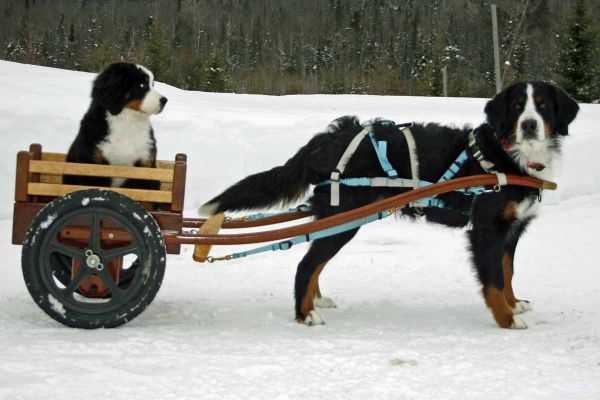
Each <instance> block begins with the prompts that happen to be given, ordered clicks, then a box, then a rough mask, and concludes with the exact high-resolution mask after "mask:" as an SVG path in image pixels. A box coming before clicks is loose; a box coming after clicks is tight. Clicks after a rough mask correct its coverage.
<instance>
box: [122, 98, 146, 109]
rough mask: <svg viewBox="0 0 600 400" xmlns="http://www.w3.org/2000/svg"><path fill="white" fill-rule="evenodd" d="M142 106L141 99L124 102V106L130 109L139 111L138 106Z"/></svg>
mask: <svg viewBox="0 0 600 400" xmlns="http://www.w3.org/2000/svg"><path fill="white" fill-rule="evenodd" d="M141 106H142V101H141V100H131V101H128V102H127V103H126V104H125V108H129V109H131V110H135V111H140V107H141Z"/></svg>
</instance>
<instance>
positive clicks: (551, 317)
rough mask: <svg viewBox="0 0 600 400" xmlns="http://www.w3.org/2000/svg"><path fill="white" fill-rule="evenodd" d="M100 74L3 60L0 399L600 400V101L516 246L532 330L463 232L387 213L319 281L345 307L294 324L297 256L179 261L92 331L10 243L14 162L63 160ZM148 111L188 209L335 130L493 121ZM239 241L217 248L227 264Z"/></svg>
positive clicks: (195, 106)
mask: <svg viewBox="0 0 600 400" xmlns="http://www.w3.org/2000/svg"><path fill="white" fill-rule="evenodd" d="M93 77H94V76H93V75H92V74H86V73H79V72H72V71H62V70H55V69H50V68H43V67H37V66H30V65H20V64H14V63H8V62H4V61H0V93H2V98H1V100H0V182H1V183H2V184H3V186H4V188H5V189H4V190H3V191H1V192H0V205H1V207H0V249H1V250H2V255H3V259H4V262H3V264H2V268H1V271H2V273H1V275H0V399H19V398H24V399H33V398H37V397H39V395H40V394H44V395H45V396H48V397H50V398H76V397H81V396H84V395H100V396H102V397H106V398H113V399H117V398H123V399H136V398H157V399H182V398H194V399H196V398H202V399H238V398H239V399H250V398H256V399H296V398H303V399H313V398H324V399H325V398H326V399H337V398H340V399H348V398H367V399H445V398H456V399H479V398H484V397H485V398H498V397H505V398H513V399H527V400H529V399H537V398H539V399H542V398H543V399H548V398H553V399H565V398H569V399H595V398H598V396H599V394H600V311H599V310H600V279H599V278H600V270H599V269H598V268H599V267H600V266H599V265H598V260H599V259H600V246H598V244H597V237H598V231H599V228H598V227H599V226H600V168H598V167H597V166H596V163H595V162H596V161H597V158H598V156H599V155H600V135H598V133H597V130H598V122H599V121H600V106H599V105H582V109H581V112H580V115H579V116H578V118H577V120H576V122H575V123H574V124H573V125H572V128H571V137H569V138H567V140H566V141H565V147H564V150H565V154H564V157H563V167H562V170H561V172H560V174H559V176H558V177H557V181H558V183H559V190H558V192H556V193H553V194H548V195H546V196H545V199H544V205H543V207H542V215H541V217H540V218H539V220H537V221H536V222H535V223H534V224H533V225H532V227H531V229H530V230H529V231H528V233H527V234H526V235H525V238H524V239H523V241H522V243H520V244H519V249H518V251H517V261H516V262H517V265H516V270H517V274H516V277H515V288H516V292H517V295H518V296H521V297H523V298H526V299H529V300H531V301H532V303H533V305H534V311H533V312H530V313H528V314H525V316H524V318H525V320H526V321H527V322H528V325H529V329H527V330H524V331H508V330H501V329H499V328H497V327H496V325H495V323H494V321H493V319H492V317H491V315H490V313H489V312H488V311H487V310H486V309H485V307H484V304H483V300H482V299H481V296H480V295H479V294H478V290H479V288H478V285H477V284H476V280H475V278H474V277H473V274H472V272H471V269H470V265H469V261H468V255H467V252H466V250H465V243H466V241H465V238H464V232H462V231H455V230H449V229H443V228H440V227H434V226H431V225H425V224H422V223H408V222H406V221H393V220H390V221H385V222H382V223H377V224H372V225H371V226H367V227H365V228H364V229H363V230H362V231H361V232H360V233H359V235H358V237H357V239H355V240H354V241H353V242H351V243H350V244H349V245H348V246H347V247H346V248H344V249H343V250H342V252H341V253H340V255H339V256H338V257H336V258H335V259H334V261H333V262H331V263H330V264H329V265H328V266H327V269H326V270H325V272H324V273H323V275H322V276H323V282H322V287H323V290H324V292H326V294H327V295H330V296H331V297H333V298H334V299H335V300H336V302H337V304H338V307H339V308H338V309H335V310H325V311H323V314H324V317H325V318H326V320H327V322H328V324H327V325H325V326H322V327H314V328H307V327H304V326H300V325H298V324H296V323H295V322H294V321H293V304H292V287H293V277H294V273H295V267H296V264H297V262H298V261H299V259H300V258H301V257H302V255H303V252H304V251H305V249H306V247H305V246H298V247H297V248H294V249H292V250H290V251H288V252H285V253H283V252H280V253H276V254H275V253H274V254H267V255H261V256H255V257H251V258H247V259H244V260H238V261H232V262H230V263H228V264H212V265H199V264H194V263H193V262H192V261H191V249H190V248H187V249H186V251H185V252H184V253H182V254H181V255H179V256H170V257H169V260H168V267H167V273H166V276H165V281H164V284H163V287H162V288H161V290H160V292H159V294H158V296H157V297H156V299H155V300H154V303H153V304H152V305H151V306H150V307H149V308H148V309H147V310H146V311H145V312H144V313H143V314H142V315H141V316H140V317H138V318H137V319H136V320H134V321H132V322H131V323H129V324H126V325H125V326H123V327H121V328H118V329H114V330H97V331H91V332H88V331H81V330H73V329H69V328H65V327H63V326H62V325H59V324H57V323H56V322H54V321H53V320H51V319H50V318H48V317H46V315H45V314H44V313H43V312H42V311H41V310H39V309H38V308H37V306H36V305H35V304H34V303H33V301H32V300H31V299H30V297H29V294H28V293H27V290H26V288H25V286H24V284H23V282H22V277H21V271H20V247H17V246H11V245H10V229H11V214H12V199H13V187H14V164H15V157H16V153H17V151H18V150H22V149H26V148H27V146H28V145H29V144H30V143H32V142H39V143H42V144H43V146H44V149H45V150H47V151H62V152H64V151H66V149H67V148H68V146H69V144H70V142H71V140H72V139H73V138H74V136H75V134H76V132H77V129H78V124H79V120H80V118H81V116H82V115H83V113H84V112H85V110H86V108H87V106H88V102H89V92H90V86H91V85H90V84H91V80H92V79H93ZM157 89H158V90H159V91H160V92H161V93H163V94H164V95H166V96H167V97H168V98H169V104H168V105H167V108H166V110H165V112H164V113H163V114H161V115H159V116H156V117H154V120H153V124H154V127H155V131H156V135H157V140H158V149H159V158H164V159H171V158H173V157H174V155H175V154H176V153H178V152H185V153H187V154H188V160H189V171H188V185H187V197H186V208H187V211H186V214H188V215H192V214H193V212H194V209H195V208H196V207H197V206H198V205H199V204H200V203H202V202H203V201H205V200H207V199H208V198H209V197H211V196H212V195H214V194H216V193H217V192H218V191H219V190H221V189H223V188H224V187H225V186H226V185H228V184H230V183H232V182H234V181H235V180H237V179H239V178H241V177H243V176H245V175H247V174H249V173H253V172H257V171H260V170H262V169H266V168H270V167H272V166H274V165H277V164H279V163H282V162H283V161H285V160H286V159H287V158H288V157H289V156H291V155H292V154H293V153H294V151H295V150H296V149H297V148H298V147H300V146H301V145H302V144H304V143H305V142H306V141H307V140H308V139H309V138H310V137H311V136H312V135H314V134H315V133H316V132H319V131H321V130H323V129H324V128H325V127H326V126H327V124H328V122H329V121H331V120H332V119H334V118H336V117H338V116H341V115H345V114H356V115H358V116H359V117H360V118H362V119H369V118H373V117H376V116H383V117H386V118H389V119H393V120H395V121H397V122H404V121H437V122H442V123H453V124H455V125H463V124H467V123H468V124H472V125H477V124H479V123H481V122H482V120H483V118H484V116H483V112H482V110H483V106H484V104H485V101H486V99H469V98H460V99H456V98H452V99H448V98H419V97H384V96H354V95H341V96H325V95H320V96H288V97H269V96H256V95H234V94H212V93H199V92H185V91H181V90H179V89H176V88H173V87H170V86H167V85H162V84H157ZM227 250H229V249H217V250H216V252H222V253H225V252H227Z"/></svg>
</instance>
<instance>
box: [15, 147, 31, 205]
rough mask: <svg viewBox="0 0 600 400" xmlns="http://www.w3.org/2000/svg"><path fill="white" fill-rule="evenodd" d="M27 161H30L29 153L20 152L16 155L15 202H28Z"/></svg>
mask: <svg viewBox="0 0 600 400" xmlns="http://www.w3.org/2000/svg"><path fill="white" fill-rule="evenodd" d="M29 160H31V153H30V152H28V151H20V152H19V153H18V154H17V176H16V179H15V201H17V202H26V201H28V200H29V198H28V196H27V185H28V183H29Z"/></svg>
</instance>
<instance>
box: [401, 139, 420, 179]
mask: <svg viewBox="0 0 600 400" xmlns="http://www.w3.org/2000/svg"><path fill="white" fill-rule="evenodd" d="M402 133H403V134H404V138H405V139H406V144H407V145H408V155H409V157H410V173H411V178H412V180H413V182H414V183H413V188H415V189H417V188H418V187H419V161H418V160H417V144H416V143H415V138H414V137H413V134H412V132H411V131H410V128H408V127H407V128H404V129H402Z"/></svg>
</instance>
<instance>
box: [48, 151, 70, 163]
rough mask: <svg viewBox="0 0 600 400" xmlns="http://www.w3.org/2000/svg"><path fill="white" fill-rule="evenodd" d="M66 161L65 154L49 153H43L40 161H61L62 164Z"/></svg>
mask: <svg viewBox="0 0 600 400" xmlns="http://www.w3.org/2000/svg"><path fill="white" fill-rule="evenodd" d="M66 159H67V155H66V154H65V153H51V152H44V153H42V160H43V161H62V162H65V160H66Z"/></svg>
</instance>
